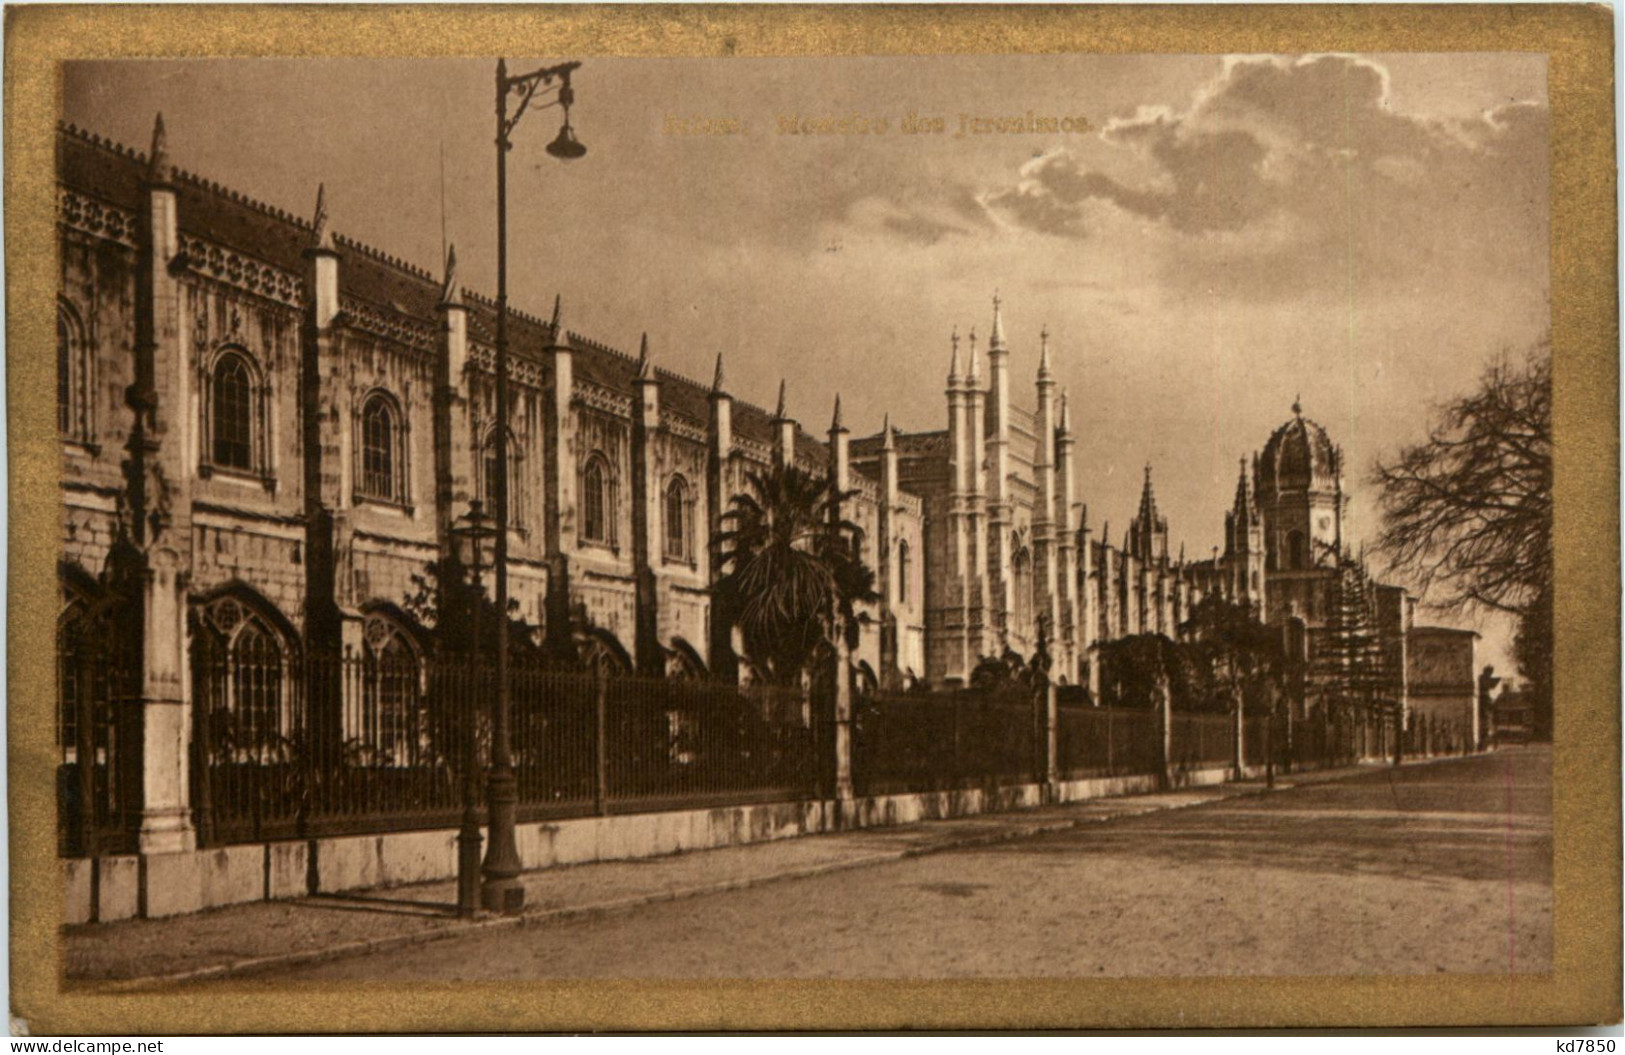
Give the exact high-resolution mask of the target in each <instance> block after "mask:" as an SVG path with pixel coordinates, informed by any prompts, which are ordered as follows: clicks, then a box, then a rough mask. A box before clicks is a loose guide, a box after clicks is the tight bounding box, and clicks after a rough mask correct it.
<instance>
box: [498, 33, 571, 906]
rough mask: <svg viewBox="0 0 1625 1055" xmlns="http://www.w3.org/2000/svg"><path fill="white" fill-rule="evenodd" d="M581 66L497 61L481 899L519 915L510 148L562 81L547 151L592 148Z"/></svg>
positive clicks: (563, 153)
mask: <svg viewBox="0 0 1625 1055" xmlns="http://www.w3.org/2000/svg"><path fill="white" fill-rule="evenodd" d="M580 66H581V63H579V62H566V63H562V64H560V65H557V66H547V67H544V68H542V69H539V70H533V71H531V72H530V73H521V74H517V75H515V76H512V77H510V76H508V63H507V60H505V59H498V60H497V100H496V101H497V340H496V344H497V348H496V353H497V354H496V359H497V362H496V368H497V392H496V402H497V414H496V418H497V421H496V445H497V457H496V477H497V478H496V480H495V481H494V483H495V485H496V486H495V487H493V488H492V492H493V495H494V496H495V498H496V509H495V511H494V512H495V515H496V522H497V526H496V559H495V562H496V605H497V613H498V619H497V705H496V713H495V714H494V715H493V716H492V722H491V775H490V779H489V782H488V784H487V785H486V806H487V811H488V812H489V814H490V824H491V840H490V842H489V844H488V845H487V846H486V849H485V867H484V874H485V889H484V892H483V893H482V895H481V902H482V903H483V904H484V906H485V908H486V909H488V910H490V911H493V912H502V913H505V914H508V915H514V914H516V913H518V912H519V911H520V910H522V909H523V908H524V907H525V888H524V886H523V885H521V884H520V882H519V847H518V844H517V843H516V842H515V839H514V820H515V814H516V812H517V809H518V805H519V788H518V784H517V783H516V781H515V779H514V772H513V751H512V746H511V743H510V736H509V726H510V718H511V713H510V699H509V692H508V689H509V686H508V529H509V526H510V524H511V518H510V517H509V515H508V510H509V508H510V507H509V504H508V441H509V432H508V151H509V150H512V149H513V142H512V140H511V139H510V138H509V137H510V136H511V135H512V133H513V130H514V126H515V125H517V124H518V123H519V119H520V118H521V117H523V116H525V111H526V110H528V109H529V108H530V105H531V100H532V99H533V98H534V97H535V95H536V92H537V91H538V90H539V89H543V88H548V87H551V86H552V85H553V84H554V82H555V81H556V82H558V87H557V98H556V99H555V100H554V101H553V102H550V103H545V104H541V105H539V106H538V107H537V109H545V108H546V107H550V106H558V107H561V108H562V109H563V110H564V125H563V127H561V128H560V129H559V134H558V136H557V137H556V138H554V140H553V142H551V143H549V144H548V145H547V152H548V153H549V154H551V155H553V156H554V157H556V158H560V159H562V160H571V159H573V158H578V157H580V156H581V155H583V154H585V153H586V152H587V148H586V147H584V146H582V145H581V144H580V143H579V142H577V141H576V138H575V133H574V131H572V130H571V128H570V105H571V104H572V103H573V102H575V92H574V91H573V90H572V89H571V87H570V74H571V73H573V72H574V71H575V70H576V69H578V68H579V67H580ZM510 95H511V96H513V97H514V98H515V99H517V100H518V105H517V107H516V108H515V110H514V113H513V116H512V117H509V116H508V97H509V96H510Z"/></svg>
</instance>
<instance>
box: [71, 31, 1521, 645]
mask: <svg viewBox="0 0 1625 1055" xmlns="http://www.w3.org/2000/svg"><path fill="white" fill-rule="evenodd" d="M546 61H559V60H558V59H552V60H547V59H540V60H534V62H532V61H528V60H519V59H516V60H512V61H511V63H510V65H511V67H513V68H514V69H521V68H530V66H531V65H534V64H540V63H542V62H546ZM492 65H493V64H492V63H491V62H489V61H485V60H467V61H464V60H445V61H441V60H436V61H369V62H355V61H346V62H336V61H319V60H318V61H233V62H161V63H160V62H120V63H95V64H92V63H79V64H71V65H69V66H67V67H66V68H65V70H64V76H63V114H64V116H65V117H66V118H67V119H68V120H70V121H73V122H75V123H77V124H79V125H81V126H84V127H88V128H90V129H91V130H94V131H97V132H99V133H101V134H103V135H108V136H112V137H113V138H115V139H118V140H120V141H123V142H127V143H131V144H135V145H139V146H141V147H143V148H145V146H146V144H147V140H148V138H149V137H150V134H151V126H152V118H153V114H154V113H155V112H157V111H160V110H161V111H163V113H164V115H165V120H166V123H167V124H168V128H169V136H170V148H171V153H172V155H173V156H174V159H175V161H176V163H177V164H178V165H180V166H181V167H183V168H186V169H189V170H192V171H195V172H198V173H200V174H202V175H205V176H207V177H209V178H211V179H215V180H217V181H219V182H222V183H225V184H228V185H230V186H233V187H235V188H237V189H240V190H241V191H243V192H244V193H247V194H250V195H252V196H254V197H256V198H259V199H261V200H263V201H267V202H270V203H272V204H274V205H277V206H280V207H283V208H287V209H290V210H292V211H297V212H301V213H304V212H309V211H310V208H311V206H312V204H313V203H314V200H315V190H316V185H317V183H318V182H325V184H326V187H327V193H328V201H329V203H330V211H331V215H332V218H333V223H334V226H335V227H336V228H337V229H338V230H340V231H341V232H343V233H345V234H348V235H350V236H352V237H355V238H357V239H359V240H361V241H364V242H367V243H370V244H373V245H376V246H379V247H381V248H385V249H387V250H388V251H390V252H391V253H393V254H394V255H397V256H401V257H404V258H406V259H409V260H411V261H413V262H415V263H418V264H420V265H422V266H424V267H428V268H430V269H431V270H434V271H437V272H438V270H439V261H440V260H441V259H442V245H443V240H444V239H449V240H450V241H452V242H454V243H455V244H456V246H457V249H458V257H459V259H460V261H461V272H462V275H463V277H464V280H465V282H466V283H467V284H469V285H471V286H473V287H475V288H477V289H480V290H482V291H486V292H490V291H491V290H492V287H493V286H494V276H495V270H496V266H495V235H494V225H495V187H494V159H493V153H494V152H493V148H492V135H493V123H494V114H493V88H492V76H493V75H492ZM576 90H577V104H576V107H575V109H574V113H573V115H572V116H573V124H574V126H575V128H576V130H577V131H578V133H579V135H580V138H581V140H582V142H584V143H585V144H586V145H587V147H588V151H589V152H588V154H587V156H586V157H585V158H584V159H582V160H580V161H576V162H572V163H569V164H562V163H560V162H557V161H555V160H554V159H552V158H550V157H548V156H547V155H546V154H545V153H544V152H543V149H542V148H543V147H544V146H545V145H546V144H547V142H548V141H549V140H551V139H552V137H553V135H554V133H555V132H556V131H557V128H558V116H559V115H558V111H557V110H542V111H539V112H533V113H531V114H528V115H527V116H526V117H525V118H524V122H523V123H522V124H521V125H520V126H519V128H518V130H517V132H516V134H515V139H516V143H517V145H516V147H515V150H514V151H513V153H512V154H511V155H510V165H509V179H510V196H509V200H510V203H511V204H510V210H511V216H510V233H511V237H510V268H511V272H510V273H511V276H512V277H511V281H512V290H511V294H512V299H513V302H514V303H515V305H516V306H518V307H520V308H523V309H527V310H530V311H532V312H535V313H537V314H544V313H545V312H546V311H547V310H548V308H549V307H550V305H551V303H552V299H553V295H554V293H555V292H558V293H561V294H562V295H563V299H564V310H565V317H566V323H567V324H568V325H569V326H570V327H571V328H572V329H577V330H581V331H583V332H587V333H591V334H593V335H594V336H596V337H598V338H600V339H602V340H605V341H607V342H609V343H611V344H614V345H617V346H619V347H622V348H625V349H628V350H632V349H635V348H636V346H637V341H638V336H639V334H640V333H641V332H642V331H645V330H647V331H648V333H649V337H650V341H651V346H652V348H653V351H654V354H655V356H656V358H657V361H659V362H661V363H662V365H665V366H667V367H669V368H671V369H675V370H679V371H683V372H687V373H689V374H691V375H692V376H695V377H701V378H707V377H709V375H710V364H711V361H712V359H713V358H714V357H715V355H716V353H717V352H722V353H724V354H725V356H726V357H727V361H728V372H729V380H730V387H731V388H732V389H733V390H734V392H735V393H736V394H737V395H738V396H740V397H741V398H746V399H750V400H752V401H754V402H757V403H770V402H771V400H772V397H773V394H774V392H775V390H776V388H777V385H778V380H779V378H780V377H781V376H783V377H785V378H787V379H788V382H789V388H790V409H791V413H792V414H793V415H795V416H797V417H798V418H800V419H801V420H802V421H803V422H804V423H805V424H807V425H808V426H810V427H812V428H814V429H816V430H821V429H822V428H823V426H824V425H825V423H826V422H827V421H828V416H829V411H830V404H831V401H832V399H833V397H834V395H835V392H836V391H837V390H840V392H841V395H842V397H843V404H844V407H845V409H846V416H847V423H848V424H849V425H851V426H853V427H854V428H855V429H857V430H860V431H863V430H873V429H877V428H878V427H879V425H880V420H881V415H882V413H883V412H886V411H890V412H891V415H892V420H893V421H894V422H895V423H896V424H897V425H899V426H900V427H902V428H904V429H907V430H926V429H937V428H942V427H944V425H945V423H946V410H945V406H944V401H943V396H942V387H943V379H944V375H945V373H946V370H947V365H948V348H949V345H948V336H949V333H950V331H951V329H952V328H953V327H954V326H956V325H957V326H958V327H959V329H960V331H961V332H962V333H968V332H969V330H970V329H971V328H972V327H975V328H976V329H977V330H978V332H979V333H980V334H981V335H983V336H984V338H985V334H986V331H987V326H988V320H989V316H990V312H991V297H992V295H993V293H994V291H995V289H997V290H998V291H999V292H1000V294H1001V295H1002V296H1003V298H1004V302H1005V324H1006V332H1007V336H1008V337H1009V340H1010V342H1011V344H1012V346H1013V349H1014V351H1013V355H1012V358H1011V364H1012V367H1013V369H1014V371H1015V373H1016V376H1017V380H1018V384H1017V386H1016V393H1017V395H1018V398H1020V399H1021V400H1022V401H1023V402H1027V403H1030V402H1031V399H1032V397H1031V386H1030V380H1029V379H1030V377H1031V375H1032V372H1033V371H1034V369H1035V368H1036V364H1037V345H1038V332H1039V330H1040V327H1042V326H1045V325H1047V326H1048V328H1049V331H1050V333H1051V335H1052V336H1051V350H1052V354H1053V356H1054V358H1055V362H1056V370H1057V374H1058V375H1059V378H1060V381H1061V383H1062V384H1063V385H1064V386H1066V387H1067V388H1068V390H1069V392H1070V395H1071V398H1072V400H1073V406H1074V411H1073V414H1074V423H1075V425H1076V426H1077V427H1078V429H1079V432H1080V442H1079V455H1080V465H1081V473H1080V477H1081V478H1080V480H1079V484H1080V490H1081V492H1082V495H1083V498H1084V499H1085V500H1086V501H1087V502H1088V503H1089V506H1090V516H1091V520H1092V521H1094V522H1095V523H1097V524H1098V523H1099V522H1101V521H1102V520H1109V521H1110V522H1111V523H1112V529H1113V532H1114V533H1117V532H1120V531H1121V530H1122V528H1123V527H1126V525H1127V522H1128V519H1129V517H1130V515H1132V513H1133V510H1134V506H1135V501H1136V499H1137V497H1138V492H1139V485H1140V479H1141V467H1142V466H1143V465H1144V464H1146V463H1147V462H1150V463H1151V464H1152V465H1153V467H1154V472H1155V477H1156V482H1157V493H1158V498H1159V501H1160V503H1161V505H1162V506H1163V508H1164V511H1165V512H1166V514H1167V516H1168V517H1169V520H1170V527H1171V533H1172V535H1173V537H1174V538H1175V539H1176V540H1183V541H1184V542H1185V543H1186V544H1187V547H1188V551H1189V552H1190V553H1191V554H1192V555H1202V554H1205V553H1206V552H1207V551H1208V550H1209V548H1210V547H1212V546H1214V545H1216V544H1217V543H1218V542H1219V537H1220V531H1221V529H1222V523H1223V520H1222V513H1223V510H1224V509H1225V508H1226V507H1227V506H1228V504H1229V501H1230V497H1231V495H1232V493H1233V490H1234V485H1235V473H1236V467H1237V459H1238V458H1239V457H1241V456H1242V455H1244V454H1247V453H1249V452H1251V451H1253V450H1255V449H1257V448H1258V447H1260V446H1262V444H1263V442H1264V441H1265V439H1267V438H1268V436H1269V433H1270V431H1271V430H1272V429H1273V428H1274V427H1275V426H1276V425H1278V424H1280V423H1281V422H1282V421H1283V420H1285V418H1286V417H1287V416H1288V414H1289V412H1290V411H1289V408H1290V405H1291V403H1292V401H1293V399H1294V397H1295V396H1297V395H1299V394H1300V393H1301V396H1302V400H1303V405H1304V408H1305V413H1306V414H1307V415H1308V416H1310V417H1313V418H1315V419H1316V420H1318V421H1320V422H1321V423H1323V424H1324V425H1325V426H1326V427H1327V428H1328V429H1329V430H1330V431H1331V433H1332V436H1333V438H1334V439H1335V440H1336V441H1337V442H1339V443H1341V444H1342V445H1343V447H1344V449H1345V451H1346V453H1347V456H1348V459H1349V465H1350V480H1349V483H1350V485H1351V487H1352V488H1353V489H1354V490H1355V491H1356V492H1357V494H1356V500H1355V504H1354V508H1353V511H1352V517H1351V519H1352V527H1353V532H1354V534H1355V535H1356V537H1358V536H1361V535H1366V534H1370V533H1372V532H1373V531H1374V528H1375V522H1374V513H1373V503H1372V501H1371V500H1370V495H1369V489H1368V488H1364V487H1363V486H1362V485H1363V483H1364V477H1365V476H1366V474H1367V472H1368V471H1369V467H1370V464H1371V462H1372V461H1373V460H1374V459H1376V458H1378V457H1381V456H1386V455H1391V454H1392V453H1393V452H1394V451H1395V450H1396V449H1397V447H1398V446H1399V445H1400V444H1402V443H1405V442H1407V441H1410V440H1413V439H1415V438H1418V437H1419V436H1420V435H1421V434H1422V432H1423V430H1424V427H1425V422H1426V414H1427V411H1428V408H1429V407H1430V406H1431V405H1433V404H1434V403H1436V402H1438V401H1440V400H1442V399H1446V398H1448V397H1450V396H1451V395H1453V394H1455V393H1457V392H1459V391H1461V390H1463V389H1465V388H1467V387H1469V386H1470V385H1471V384H1472V383H1473V380H1474V378H1475V377H1476V375H1477V374H1478V372H1479V370H1480V368H1481V366H1482V364H1483V363H1484V362H1485V361H1486V360H1487V359H1488V358H1490V357H1491V356H1493V355H1495V354H1496V353H1497V352H1498V351H1499V350H1500V349H1502V348H1504V347H1520V346H1522V345H1524V344H1526V343H1528V342H1529V341H1530V340H1532V339H1533V338H1535V337H1536V336H1537V335H1538V334H1539V333H1540V332H1541V331H1542V330H1544V329H1545V328H1546V326H1547V320H1548V297H1549V275H1548V193H1547V150H1548V148H1547V123H1548V122H1547V109H1546V68H1545V61H1544V58H1543V56H1540V55H1533V54H1496V55H1475V54H1455V55H1371V56H1311V57H1299V56H1290V57H1265V56H1246V57H1229V58H1224V57H1216V56H1042V57H1037V56H1034V57H1003V56H977V57H923V58H912V59H897V58H884V59H879V58H877V59H833V60H830V59H780V58H775V59H716V60H709V59H695V60H690V59H671V60H666V59H641V60H617V59H603V58H587V59H586V60H585V63H584V65H583V67H582V69H581V71H580V72H579V74H578V75H577V78H576ZM1029 113H1030V114H1031V116H1032V117H1034V118H1048V117H1052V118H1055V119H1056V124H1055V129H1056V130H1054V131H1047V130H1038V131H1028V130H1025V129H1023V130H1017V131H1003V132H999V131H990V132H982V133H976V132H967V134H964V135H960V134H958V133H959V132H960V131H961V129H962V127H965V126H964V124H963V122H964V121H965V120H966V119H975V118H1009V117H1016V118H1022V119H1025V118H1027V117H1028V115H1029ZM911 114H913V115H915V116H917V117H919V118H924V119H927V120H929V119H931V118H941V119H942V128H943V131H942V132H941V133H910V132H907V131H905V130H904V123H905V119H906V118H908V117H909V115H911ZM832 118H858V119H861V121H854V122H849V124H848V127H851V126H854V125H858V124H861V122H863V121H866V122H867V123H868V127H869V128H870V129H871V131H870V132H868V133H859V132H834V133H821V132H813V133H811V134H788V133H785V132H782V131H780V128H781V127H782V122H783V121H784V120H791V121H797V122H799V121H804V120H807V121H811V122H813V124H812V125H811V126H810V127H820V125H819V124H818V123H819V122H825V123H826V124H827V123H828V120H829V119H832ZM1065 118H1071V119H1072V120H1071V121H1070V122H1069V123H1067V124H1063V123H1062V119H1065ZM673 119H677V120H676V121H674V120H673ZM881 119H884V121H885V122H886V128H885V130H884V131H882V132H878V133H876V132H874V131H872V129H874V127H875V125H876V123H877V122H878V121H879V120H881ZM707 121H710V122H715V123H722V124H726V123H727V122H733V123H734V125H735V126H736V127H737V130H738V134H733V135H720V136H718V135H705V134H671V133H672V132H673V131H676V130H679V129H681V130H684V131H689V132H699V131H702V130H703V129H704V128H705V127H706V126H705V124H704V122H707ZM1023 124H1025V120H1023ZM712 127H715V125H714V124H713V125H712ZM1068 128H1070V131H1068V130H1066V129H1068ZM1080 129H1081V130H1080ZM442 171H443V172H444V177H443V178H442ZM1491 644H1492V648H1493V649H1494V650H1495V651H1499V650H1498V648H1495V647H1494V643H1491ZM1497 658H1498V657H1495V656H1492V657H1491V659H1492V661H1495V660H1496V659H1497Z"/></svg>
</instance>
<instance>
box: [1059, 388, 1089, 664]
mask: <svg viewBox="0 0 1625 1055" xmlns="http://www.w3.org/2000/svg"><path fill="white" fill-rule="evenodd" d="M1076 445H1077V441H1076V440H1075V439H1074V438H1073V436H1072V409H1071V406H1070V405H1069V404H1068V403H1067V398H1066V390H1065V389H1062V390H1061V423H1060V425H1059V426H1058V428H1057V429H1056V433H1055V487H1056V510H1055V513H1056V525H1055V534H1056V578H1057V580H1058V582H1059V585H1060V609H1061V631H1060V633H1059V634H1058V635H1056V638H1057V640H1058V641H1059V642H1060V643H1061V647H1059V648H1057V649H1056V650H1055V660H1056V664H1057V667H1056V670H1057V672H1058V673H1059V674H1060V675H1064V676H1065V677H1066V680H1067V681H1068V682H1069V683H1071V684H1074V685H1075V684H1077V682H1078V672H1079V669H1080V668H1079V653H1080V651H1081V648H1082V640H1081V638H1082V636H1083V635H1082V634H1081V633H1080V628H1079V625H1078V624H1079V622H1080V620H1081V619H1082V613H1081V612H1079V610H1078V608H1079V606H1078V526H1077V522H1076V521H1075V520H1074V506H1075V505H1076V503H1077V491H1076V486H1075V484H1074V481H1073V474H1072V458H1073V455H1072V451H1073V448H1074V447H1075V446H1076Z"/></svg>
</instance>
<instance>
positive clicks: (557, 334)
mask: <svg viewBox="0 0 1625 1055" xmlns="http://www.w3.org/2000/svg"><path fill="white" fill-rule="evenodd" d="M563 307H564V294H562V293H555V294H553V319H552V321H551V322H549V323H548V328H549V329H551V330H552V331H553V341H554V343H558V341H559V339H560V338H561V337H563V336H564V332H563V331H562V330H560V329H559V317H560V314H561V312H562V309H563Z"/></svg>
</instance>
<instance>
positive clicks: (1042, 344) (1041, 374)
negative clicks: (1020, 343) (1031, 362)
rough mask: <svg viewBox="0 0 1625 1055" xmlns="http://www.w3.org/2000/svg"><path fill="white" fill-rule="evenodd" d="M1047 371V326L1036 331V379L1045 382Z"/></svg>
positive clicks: (1048, 373) (1048, 371)
mask: <svg viewBox="0 0 1625 1055" xmlns="http://www.w3.org/2000/svg"><path fill="white" fill-rule="evenodd" d="M1049 376H1050V369H1049V326H1048V325H1046V326H1045V327H1044V328H1043V329H1042V330H1039V331H1038V379H1039V380H1040V381H1043V380H1047V379H1048V378H1049Z"/></svg>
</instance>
